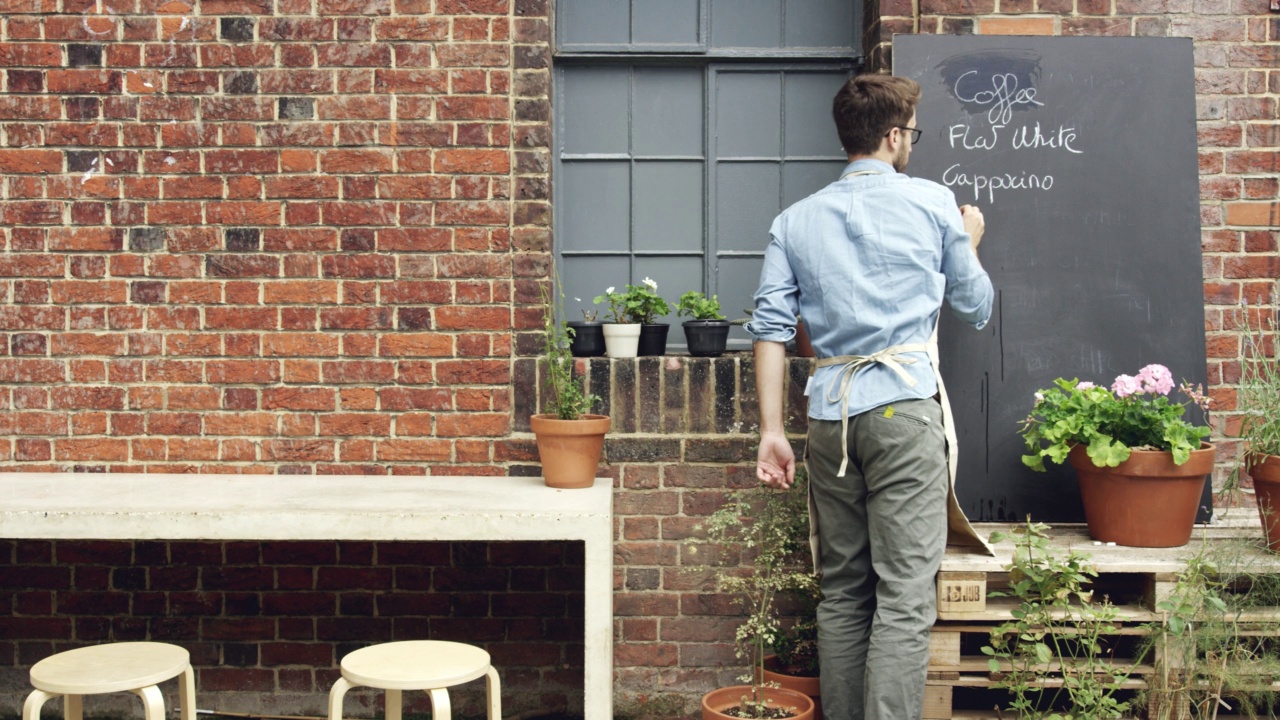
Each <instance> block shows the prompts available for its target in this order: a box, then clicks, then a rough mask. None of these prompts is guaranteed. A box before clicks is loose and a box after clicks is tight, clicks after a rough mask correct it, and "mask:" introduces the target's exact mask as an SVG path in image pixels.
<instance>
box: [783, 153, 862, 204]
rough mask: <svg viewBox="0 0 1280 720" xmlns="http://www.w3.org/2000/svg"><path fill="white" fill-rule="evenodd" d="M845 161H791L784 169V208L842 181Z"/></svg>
mask: <svg viewBox="0 0 1280 720" xmlns="http://www.w3.org/2000/svg"><path fill="white" fill-rule="evenodd" d="M847 164H848V163H847V162H845V161H844V160H822V161H818V162H809V161H803V162H801V161H790V162H788V163H787V164H786V165H784V166H783V168H782V206H783V207H788V206H790V205H791V204H792V203H794V202H796V201H798V200H803V199H805V198H806V197H808V196H810V195H812V194H814V193H815V192H817V191H819V190H821V189H822V188H824V187H826V186H828V185H830V184H831V183H833V182H835V181H836V180H838V179H840V171H841V170H843V169H844V167H845V165H847Z"/></svg>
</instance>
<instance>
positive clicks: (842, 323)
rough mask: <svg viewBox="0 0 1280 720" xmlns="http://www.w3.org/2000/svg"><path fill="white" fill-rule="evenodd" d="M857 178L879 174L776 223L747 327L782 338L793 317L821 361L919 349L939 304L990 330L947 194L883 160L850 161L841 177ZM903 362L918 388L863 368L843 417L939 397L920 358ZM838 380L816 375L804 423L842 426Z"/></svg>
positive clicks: (849, 183) (981, 281)
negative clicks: (903, 347) (898, 402)
mask: <svg viewBox="0 0 1280 720" xmlns="http://www.w3.org/2000/svg"><path fill="white" fill-rule="evenodd" d="M862 171H875V172H876V173H879V174H875V175H859V176H853V177H842V178H841V179H839V180H837V181H835V182H833V183H831V184H830V185H828V186H826V187H825V188H823V189H822V190H819V191H818V192H816V193H814V194H813V195H810V196H809V197H807V198H805V199H804V200H801V201H800V202H797V203H796V204H794V205H792V206H791V207H789V208H787V209H786V210H784V211H783V212H782V214H781V215H779V216H778V217H777V219H775V220H774V221H773V227H771V228H770V229H769V235H770V236H771V239H770V241H769V247H768V249H767V250H765V255H764V267H763V269H762V270H761V272H760V287H759V289H758V290H757V291H756V294H755V303H756V309H755V313H754V314H753V315H752V319H751V322H750V323H748V324H747V330H748V331H749V332H750V333H751V334H752V335H753V336H754V337H755V339H756V340H766V341H774V342H786V341H788V340H790V339H791V338H792V337H794V335H795V327H794V326H795V323H796V317H797V315H799V316H801V317H803V318H804V322H805V325H806V326H807V328H808V330H809V339H810V341H811V342H812V343H813V348H814V352H815V353H816V354H817V356H818V357H820V358H823V357H834V356H837V355H869V354H871V353H873V352H876V351H878V350H883V349H885V348H887V347H891V346H894V345H903V344H907V343H927V342H928V341H929V337H930V335H932V333H933V329H934V325H935V324H936V323H937V319H938V312H939V310H940V308H941V307H942V302H943V300H944V299H945V300H946V302H947V304H948V305H949V306H950V307H951V309H952V311H953V312H954V313H955V314H956V315H957V316H958V317H960V319H962V320H964V321H966V322H968V323H970V324H972V325H973V326H974V327H976V328H979V329H980V328H982V327H983V326H984V325H986V323H987V320H988V318H990V317H991V302H992V297H993V296H994V292H993V290H992V288H991V280H990V278H988V277H987V273H986V271H985V270H983V269H982V265H981V264H980V263H979V262H978V259H977V257H975V256H974V254H973V251H972V250H970V248H969V234H968V233H967V232H965V229H964V222H963V220H962V219H961V217H960V209H959V207H957V205H956V198H955V195H954V194H953V193H952V192H951V190H949V189H947V188H945V187H943V186H942V185H939V184H937V183H935V182H931V181H929V180H921V179H918V178H911V177H908V176H906V175H903V174H901V173H897V172H895V171H894V169H893V168H892V167H891V166H890V165H888V164H887V163H884V162H881V161H879V160H868V159H863V160H858V161H857V162H854V163H851V164H849V165H848V166H847V167H846V168H845V169H844V173H843V174H844V175H848V173H852V172H862ZM907 357H911V358H915V359H916V362H915V363H913V364H909V365H908V364H904V365H903V368H904V369H906V371H907V372H908V373H909V374H910V375H911V376H912V377H914V378H915V379H916V385H915V386H914V387H911V386H908V385H907V383H905V382H903V380H902V379H901V378H899V377H898V376H897V375H896V374H895V373H894V371H893V370H892V369H890V368H889V367H887V366H885V365H883V364H874V365H870V366H868V367H866V368H864V369H863V370H861V371H859V372H858V374H857V376H856V378H855V379H854V381H853V385H852V387H851V389H850V393H852V394H851V396H850V398H849V409H848V411H849V415H850V416H853V415H857V414H859V413H862V412H865V411H867V410H870V409H872V408H875V407H877V406H880V405H883V404H885V403H890V402H894V401H895V400H902V399H907V398H927V397H932V396H933V394H934V393H936V392H937V383H936V382H935V381H934V377H933V368H932V365H931V364H930V362H929V357H928V355H927V354H925V353H923V352H920V353H910V354H908V355H907ZM839 374H840V368H839V367H838V366H833V367H825V368H820V369H819V370H818V372H817V374H816V375H815V377H814V378H813V383H812V386H811V388H810V392H809V417H811V418H815V419H818V420H839V419H840V415H841V412H840V398H839V397H838V396H835V397H832V396H833V395H834V390H832V386H833V385H834V384H835V383H837V382H838V376H839ZM829 393H830V395H829Z"/></svg>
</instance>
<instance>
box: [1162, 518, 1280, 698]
mask: <svg viewBox="0 0 1280 720" xmlns="http://www.w3.org/2000/svg"><path fill="white" fill-rule="evenodd" d="M1233 545H1235V547H1233ZM1238 545H1239V544H1238V543H1233V542H1227V543H1222V542H1220V541H1217V542H1213V543H1211V542H1210V541H1209V540H1208V539H1206V540H1205V541H1204V542H1202V543H1201V545H1200V548H1199V550H1198V551H1197V552H1196V554H1195V555H1192V556H1191V557H1189V558H1187V559H1186V561H1185V562H1186V567H1185V568H1184V569H1183V571H1182V572H1181V573H1179V574H1178V577H1177V580H1176V582H1174V584H1173V586H1172V588H1171V589H1170V590H1169V591H1168V593H1167V595H1165V597H1164V598H1163V599H1161V600H1160V601H1158V602H1157V603H1156V609H1157V610H1158V611H1160V612H1161V613H1162V619H1161V620H1160V621H1159V622H1156V623H1151V624H1150V625H1149V626H1148V630H1149V631H1150V635H1149V636H1148V637H1149V646H1148V652H1150V653H1151V654H1153V655H1154V656H1155V658H1156V664H1155V672H1154V673H1153V674H1152V675H1150V676H1149V677H1148V679H1147V683H1148V689H1147V691H1146V697H1145V699H1146V700H1147V704H1148V707H1149V708H1150V712H1149V715H1148V716H1149V717H1150V718H1152V719H1153V720H1176V719H1180V718H1186V717H1191V718H1216V717H1217V716H1218V714H1219V712H1220V711H1222V710H1228V709H1230V710H1231V712H1232V713H1233V715H1234V714H1239V713H1243V714H1244V715H1245V716H1246V717H1251V718H1254V717H1275V714H1274V713H1275V710H1276V708H1277V700H1276V694H1275V692H1274V690H1273V689H1272V687H1271V682H1272V679H1273V678H1275V677H1277V676H1278V675H1280V648H1277V647H1276V643H1275V641H1274V635H1275V631H1274V627H1275V625H1274V623H1275V620H1276V617H1275V613H1274V607H1275V606H1276V605H1277V604H1280V583H1278V582H1277V579H1278V578H1277V576H1276V575H1275V574H1274V566H1273V564H1272V563H1267V566H1265V567H1260V568H1257V569H1256V570H1255V569H1253V568H1251V567H1250V564H1251V563H1252V562H1253V561H1254V559H1256V558H1259V557H1261V556H1262V554H1261V553H1259V552H1258V550H1257V549H1256V548H1253V547H1239V546H1238ZM1228 703H1230V705H1228Z"/></svg>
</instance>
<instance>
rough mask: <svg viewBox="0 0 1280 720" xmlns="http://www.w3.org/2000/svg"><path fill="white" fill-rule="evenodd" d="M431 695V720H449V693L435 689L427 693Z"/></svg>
mask: <svg viewBox="0 0 1280 720" xmlns="http://www.w3.org/2000/svg"><path fill="white" fill-rule="evenodd" d="M427 692H428V693H429V694H430V695H431V720H449V713H450V712H452V710H451V709H450V708H449V691H448V690H446V689H444V688H435V689H433V690H428V691H427Z"/></svg>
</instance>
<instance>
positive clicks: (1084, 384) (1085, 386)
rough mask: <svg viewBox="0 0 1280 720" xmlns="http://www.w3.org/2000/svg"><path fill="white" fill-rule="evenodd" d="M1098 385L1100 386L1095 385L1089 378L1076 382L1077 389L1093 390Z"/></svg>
mask: <svg viewBox="0 0 1280 720" xmlns="http://www.w3.org/2000/svg"><path fill="white" fill-rule="evenodd" d="M1096 387H1098V386H1097V385H1094V384H1093V383H1091V382H1089V381H1088V380H1081V381H1080V382H1078V383H1076V389H1077V390H1092V389H1094V388H1096Z"/></svg>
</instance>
